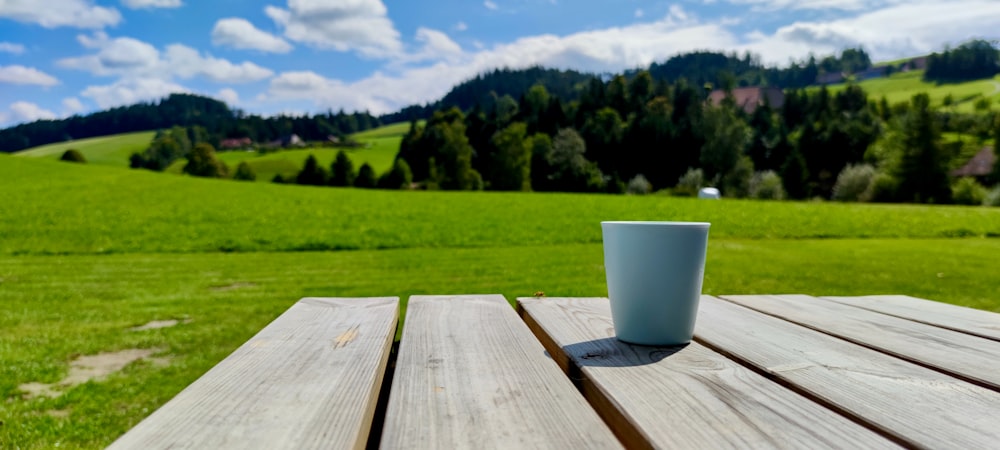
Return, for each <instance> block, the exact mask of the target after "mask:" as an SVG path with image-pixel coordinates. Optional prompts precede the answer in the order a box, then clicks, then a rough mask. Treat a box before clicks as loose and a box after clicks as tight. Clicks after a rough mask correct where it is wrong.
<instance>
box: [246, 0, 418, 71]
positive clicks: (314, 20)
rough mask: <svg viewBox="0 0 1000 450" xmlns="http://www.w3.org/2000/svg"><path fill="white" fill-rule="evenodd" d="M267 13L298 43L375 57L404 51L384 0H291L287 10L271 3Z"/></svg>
mask: <svg viewBox="0 0 1000 450" xmlns="http://www.w3.org/2000/svg"><path fill="white" fill-rule="evenodd" d="M265 12H266V13H267V15H268V17H270V18H271V19H272V20H274V22H275V23H277V24H278V26H280V27H281V28H282V29H283V30H284V34H285V37H287V38H288V39H291V40H292V41H295V42H302V43H305V44H309V45H312V46H315V47H318V48H322V49H333V50H337V51H342V52H346V51H356V52H358V53H360V54H361V55H362V56H366V57H373V58H385V57H392V56H396V55H399V54H400V53H401V51H402V47H403V45H402V43H401V42H400V40H399V31H397V30H396V27H395V26H394V25H393V23H392V21H391V20H389V17H388V16H387V14H386V13H387V10H386V8H385V5H384V4H383V3H382V0H340V1H336V2H331V1H325V0H288V9H281V8H277V7H274V6H268V7H267V8H266V9H265Z"/></svg>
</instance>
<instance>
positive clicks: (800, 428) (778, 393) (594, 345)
mask: <svg viewBox="0 0 1000 450" xmlns="http://www.w3.org/2000/svg"><path fill="white" fill-rule="evenodd" d="M518 302H519V305H520V307H521V309H522V314H523V316H524V319H525V321H526V322H527V323H528V326H529V328H532V330H534V331H535V333H536V334H537V335H539V338H540V339H541V340H542V342H543V344H545V346H546V348H547V349H548V351H549V353H550V354H552V355H553V357H554V358H555V359H556V361H557V362H559V364H560V365H561V366H563V367H564V368H565V369H566V370H568V373H571V374H574V375H576V376H579V377H581V378H582V383H583V392H584V396H586V397H587V398H588V400H589V401H590V402H591V404H593V405H595V407H597V408H598V412H599V413H601V415H602V417H604V418H605V421H607V422H608V423H609V424H610V425H611V427H612V429H614V431H615V432H616V434H618V436H619V437H620V438H621V439H622V441H623V442H624V443H625V445H626V446H627V447H630V448H711V449H716V448H761V447H767V448H890V447H897V446H896V445H895V444H894V443H892V442H891V441H889V440H887V439H885V438H883V437H881V436H879V435H878V434H876V433H874V432H872V431H870V430H868V429H866V428H864V427H862V426H860V425H858V424H856V423H854V422H851V421H850V420H848V419H846V418H844V417H843V416H840V415H838V414H837V413H835V412H833V411H831V410H829V409H826V408H824V407H822V406H820V405H819V404H817V403H815V402H813V401H811V400H809V399H807V398H805V397H803V396H801V395H799V394H796V393H795V392H792V391H790V390H788V389H786V388H784V387H782V386H781V385H779V384H777V383H774V382H773V381H771V380H768V379H766V378H764V377H763V376H760V375H758V374H757V373H755V372H753V371H751V370H750V369H747V368H745V367H743V366H741V365H739V364H737V363H735V362H733V361H732V360H729V359H727V358H726V357H724V356H722V355H720V354H718V353H716V352H714V351H712V350H709V349H708V348H706V347H705V346H703V345H701V344H698V343H696V342H693V343H691V344H690V345H688V346H686V347H683V348H678V347H673V348H671V347H646V346H635V345H630V344H626V343H623V342H621V341H618V340H617V339H615V337H614V329H613V326H612V323H611V310H610V306H609V303H608V300H607V299H600V298H540V299H539V298H520V299H518Z"/></svg>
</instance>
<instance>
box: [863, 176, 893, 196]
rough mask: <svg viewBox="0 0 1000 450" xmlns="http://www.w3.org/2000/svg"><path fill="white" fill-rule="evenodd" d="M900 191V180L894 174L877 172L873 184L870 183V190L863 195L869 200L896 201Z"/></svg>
mask: <svg viewBox="0 0 1000 450" xmlns="http://www.w3.org/2000/svg"><path fill="white" fill-rule="evenodd" d="M898 191H899V182H898V181H896V179H895V178H893V176H892V175H889V174H887V173H883V172H876V173H875V177H874V178H872V182H871V184H870V185H868V190H867V191H865V193H864V194H863V195H862V196H861V197H862V199H863V200H865V201H869V202H881V203H887V202H894V201H896V199H897V192H898Z"/></svg>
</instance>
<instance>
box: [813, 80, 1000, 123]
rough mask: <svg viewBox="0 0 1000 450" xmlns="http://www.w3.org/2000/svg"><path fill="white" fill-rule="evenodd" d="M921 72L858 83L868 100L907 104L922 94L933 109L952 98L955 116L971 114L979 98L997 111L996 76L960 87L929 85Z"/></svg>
mask: <svg viewBox="0 0 1000 450" xmlns="http://www.w3.org/2000/svg"><path fill="white" fill-rule="evenodd" d="M923 75H924V72H923V71H922V70H914V71H910V72H899V73H894V74H892V75H890V76H888V77H885V78H874V79H869V80H864V81H861V82H859V83H858V86H861V88H863V89H864V90H865V92H867V93H868V98H869V99H874V100H878V99H880V98H881V97H882V96H885V98H886V100H888V101H889V103H890V104H894V103H899V102H907V101H909V100H910V98H911V97H913V95H914V94H918V93H921V92H926V93H927V94H928V95H930V97H931V101H932V102H933V104H934V106H937V107H943V103H944V99H945V97H947V96H948V95H951V96H952V100H953V105H952V106H951V107H950V108H952V109H953V110H954V111H955V112H963V113H971V112H975V102H976V100H978V99H980V98H988V99H990V101H991V103H993V106H994V109H1000V104H998V101H1000V76H998V77H995V78H993V79H987V80H975V81H968V82H964V83H943V84H938V83H933V82H927V81H924V80H923ZM846 86H847V85H846V84H837V85H832V86H830V90H831V91H834V92H835V91H838V90H841V89H844V88H845V87H846Z"/></svg>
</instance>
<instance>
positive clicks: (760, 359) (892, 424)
mask: <svg viewBox="0 0 1000 450" xmlns="http://www.w3.org/2000/svg"><path fill="white" fill-rule="evenodd" d="M808 307H809V306H803V308H808ZM695 337H696V339H698V340H699V341H700V342H702V343H704V344H706V345H708V346H710V347H711V348H713V349H715V350H718V351H720V352H722V353H723V354H725V355H727V356H729V357H731V358H733V359H736V360H738V361H741V362H743V363H744V364H747V365H750V366H752V367H754V368H756V369H757V370H759V371H761V372H762V373H765V374H767V375H768V376H771V377H774V378H775V379H777V380H779V381H780V382H782V383H784V384H786V385H788V386H789V387H792V388H793V389H796V390H798V391H799V392H800V393H803V394H804V395H808V396H810V397H811V398H813V399H815V400H817V401H819V402H822V403H823V404H825V405H827V406H830V407H831V408H835V409H837V410H838V411H840V412H842V413H844V414H847V415H849V416H850V417H853V418H854V419H855V420H856V421H860V422H862V423H866V424H868V425H869V426H871V427H873V428H874V429H877V430H880V431H881V432H882V433H885V434H886V435H888V436H892V437H893V438H895V439H896V440H898V441H899V442H901V443H905V444H907V445H911V446H917V447H930V448H955V449H969V448H994V447H996V445H997V443H998V442H1000V393H998V392H995V391H992V390H989V389H986V388H983V387H979V386H976V385H973V384H971V383H968V382H965V381H962V380H959V379H956V378H954V377H950V376H948V375H945V374H943V373H940V372H937V371H935V370H932V369H928V368H925V367H921V366H918V365H915V364H912V363H909V362H906V361H903V360H901V359H898V358H895V357H892V356H889V355H886V354H884V353H880V352H878V351H875V350H872V349H869V348H865V347H862V346H859V345H857V344H853V343H850V342H847V341H844V340H842V339H838V338H835V337H832V336H829V335H826V334H823V333H820V332H818V331H814V330H810V329H808V328H805V327H802V326H799V325H796V324H793V323H791V322H788V321H785V320H782V319H779V318H776V317H771V316H768V315H765V314H761V313H759V312H756V311H754V310H752V309H749V308H746V307H743V306H739V305H737V304H734V303H730V302H728V301H724V300H719V299H716V298H714V297H709V296H703V297H702V300H701V305H700V309H699V315H698V323H697V326H696V328H695ZM998 365H1000V363H998ZM998 370H1000V367H998Z"/></svg>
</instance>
